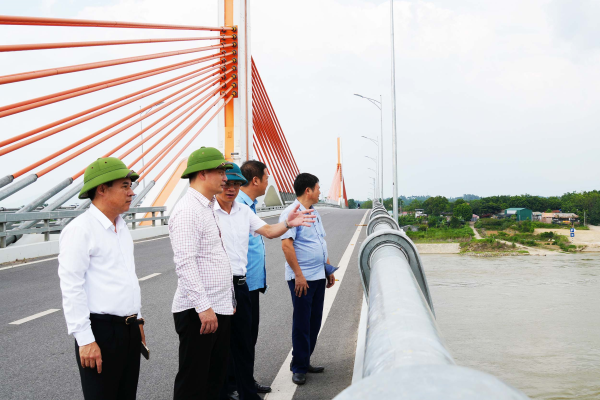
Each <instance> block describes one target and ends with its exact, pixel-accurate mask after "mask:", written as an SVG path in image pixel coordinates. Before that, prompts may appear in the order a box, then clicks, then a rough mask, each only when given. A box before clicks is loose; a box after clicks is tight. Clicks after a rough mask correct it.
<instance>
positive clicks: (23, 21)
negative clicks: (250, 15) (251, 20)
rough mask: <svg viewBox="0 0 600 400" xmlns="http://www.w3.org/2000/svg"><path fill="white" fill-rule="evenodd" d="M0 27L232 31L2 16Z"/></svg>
mask: <svg viewBox="0 0 600 400" xmlns="http://www.w3.org/2000/svg"><path fill="white" fill-rule="evenodd" d="M0 25H46V26H80V27H97V28H147V29H179V30H192V31H232V30H235V28H232V27H226V26H221V27H211V26H194V25H171V24H149V23H143V22H124V21H94V20H90V19H68V18H39V17H20V16H13V15H0Z"/></svg>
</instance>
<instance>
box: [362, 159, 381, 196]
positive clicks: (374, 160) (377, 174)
mask: <svg viewBox="0 0 600 400" xmlns="http://www.w3.org/2000/svg"><path fill="white" fill-rule="evenodd" d="M365 157H366V158H368V159H369V160H371V161H373V162H374V163H375V166H376V167H377V169H379V166H378V163H377V160H376V159H374V158H373V157H369V156H365ZM369 169H370V170H371V171H373V172H375V176H376V177H377V184H376V185H375V198H377V195H378V194H379V191H378V190H377V189H378V184H379V171H375V170H374V169H373V168H369Z"/></svg>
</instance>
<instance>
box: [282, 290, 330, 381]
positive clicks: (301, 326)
mask: <svg viewBox="0 0 600 400" xmlns="http://www.w3.org/2000/svg"><path fill="white" fill-rule="evenodd" d="M325 283H326V280H325V279H319V280H316V281H308V292H307V294H306V295H302V297H298V296H296V293H294V290H295V288H296V280H295V279H292V280H289V281H288V287H289V288H290V293H291V295H292V304H293V306H294V316H293V322H292V347H293V350H292V356H293V357H292V371H293V372H300V373H303V374H305V373H306V372H307V371H308V366H309V365H310V356H311V355H312V353H313V351H314V350H315V346H316V345H317V337H318V336H319V330H320V329H321V320H322V318H323V302H324V300H325V286H326V284H325Z"/></svg>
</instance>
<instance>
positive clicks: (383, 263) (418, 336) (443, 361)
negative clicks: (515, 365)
mask: <svg viewBox="0 0 600 400" xmlns="http://www.w3.org/2000/svg"><path fill="white" fill-rule="evenodd" d="M381 209H383V206H382V205H381V204H378V203H377V204H374V206H373V212H372V213H371V218H370V221H369V224H368V226H367V233H368V235H369V236H368V237H367V239H366V240H365V241H364V242H363V244H362V247H361V249H360V252H359V269H360V276H361V279H362V283H363V289H364V293H365V296H366V298H367V301H368V323H367V333H366V339H365V345H364V349H365V352H364V361H363V368H362V379H361V380H359V381H357V382H356V383H355V384H353V385H352V386H350V387H349V388H347V389H346V390H344V391H343V392H342V393H340V394H339V395H338V396H337V397H336V399H337V400H358V399H361V400H364V399H392V398H393V399H423V400H429V399H444V400H447V399H467V400H471V399H473V400H474V399H478V400H479V399H528V397H527V396H526V395H525V394H523V393H522V392H520V391H518V390H517V389H514V388H513V387H511V386H509V385H507V384H505V383H504V382H502V381H500V380H499V379H497V378H495V377H494V376H492V375H489V374H486V373H484V372H480V371H476V370H473V369H470V368H465V367H460V366H457V365H456V363H455V361H454V359H453V358H452V355H451V354H450V351H449V350H448V348H447V347H446V346H445V344H444V341H443V339H442V336H441V334H440V331H439V329H438V326H437V324H436V322H435V315H434V312H433V303H432V300H431V295H430V292H429V287H428V285H427V280H426V278H425V273H424V270H423V263H422V261H421V259H420V256H419V253H418V251H417V249H416V246H415V245H414V243H413V242H412V241H411V240H410V239H409V238H408V236H406V234H405V233H404V232H403V231H402V230H401V229H399V228H398V224H397V222H396V221H394V219H393V218H391V217H390V216H389V215H383V214H381V213H376V211H378V210H381Z"/></svg>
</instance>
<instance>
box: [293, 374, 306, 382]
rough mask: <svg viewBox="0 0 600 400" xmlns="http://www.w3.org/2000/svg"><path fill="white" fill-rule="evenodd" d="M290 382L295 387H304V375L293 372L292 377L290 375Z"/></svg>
mask: <svg viewBox="0 0 600 400" xmlns="http://www.w3.org/2000/svg"><path fill="white" fill-rule="evenodd" d="M292 382H294V383H295V384H296V385H304V384H305V383H306V374H303V373H301V372H294V375H292Z"/></svg>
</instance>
